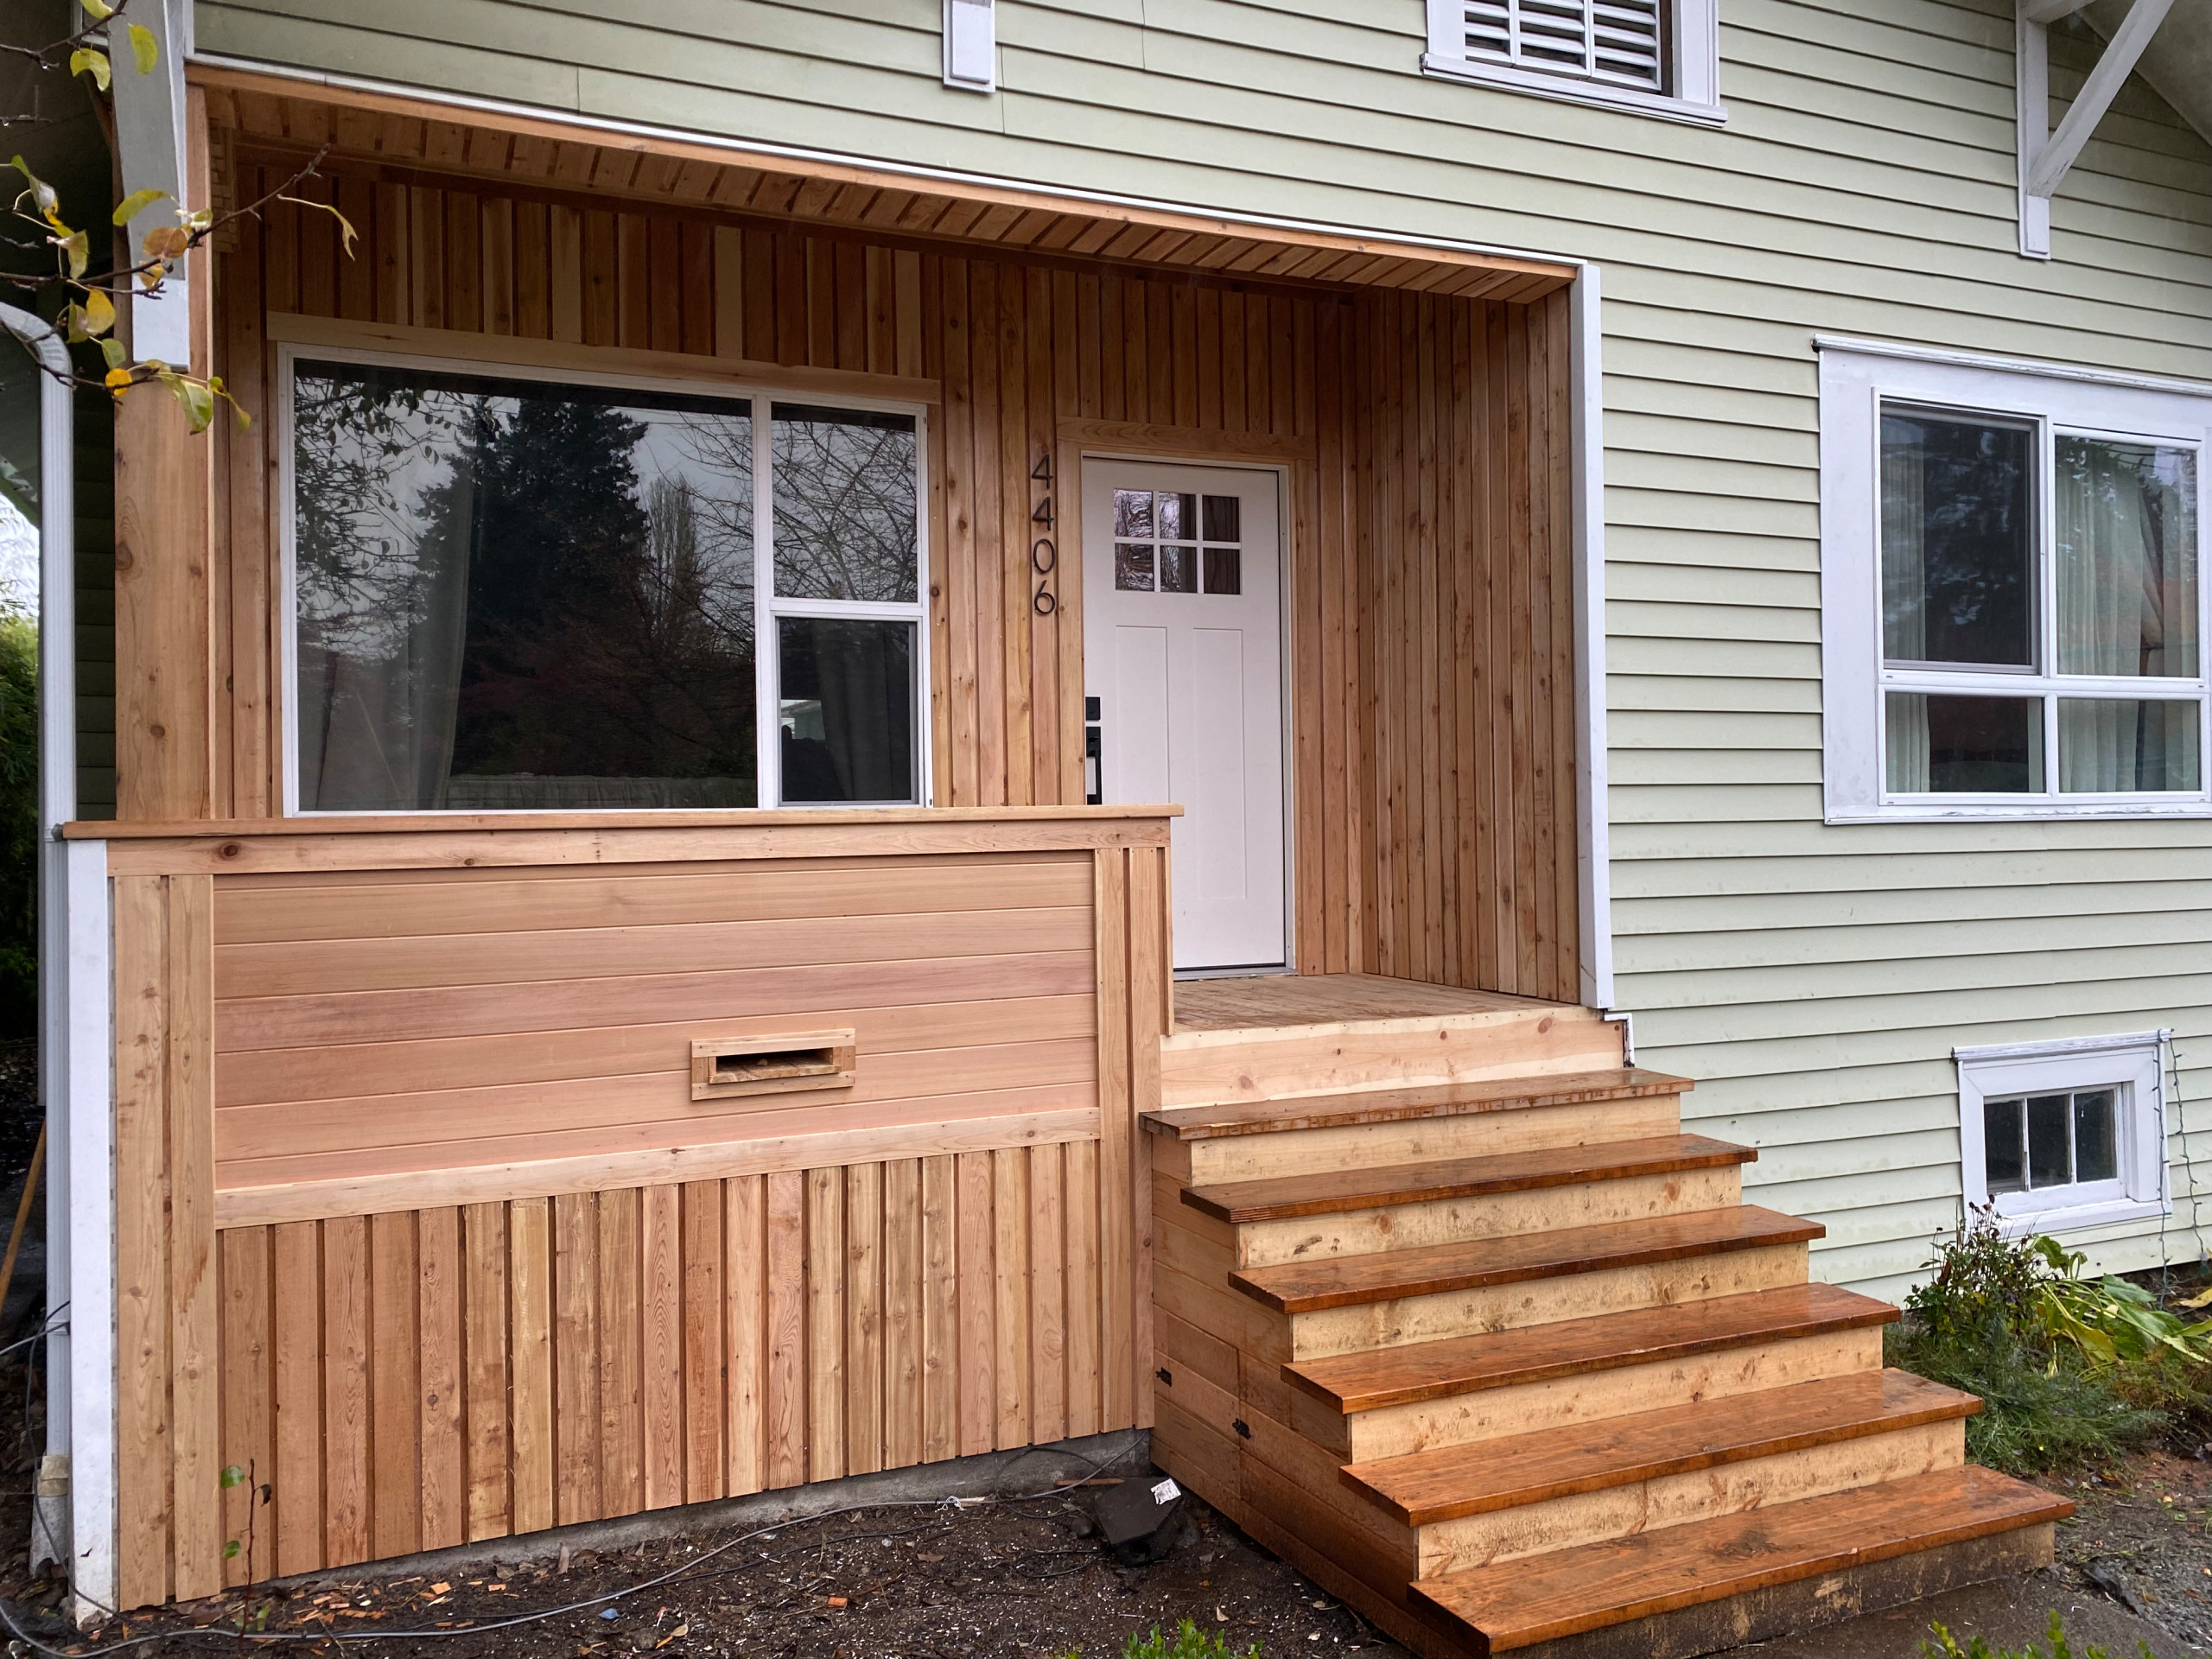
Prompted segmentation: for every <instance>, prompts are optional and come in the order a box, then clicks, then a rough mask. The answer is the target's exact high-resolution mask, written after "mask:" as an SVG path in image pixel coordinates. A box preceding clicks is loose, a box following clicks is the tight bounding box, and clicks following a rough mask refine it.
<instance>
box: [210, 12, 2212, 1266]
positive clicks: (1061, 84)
mask: <svg viewBox="0 0 2212 1659" xmlns="http://www.w3.org/2000/svg"><path fill="white" fill-rule="evenodd" d="M866 10H867V12H868V16H866V17H865V18H862V17H861V16H857V15H856V13H855V8H853V7H851V6H849V5H842V4H838V3H836V0H817V3H813V4H803V3H796V0H787V3H766V0H751V3H737V4H733V5H732V6H730V7H728V8H726V9H724V10H721V11H720V12H718V13H717V14H716V16H715V21H714V23H713V25H712V29H713V33H712V35H711V37H708V36H702V34H701V33H700V32H699V23H698V20H697V14H696V12H694V11H693V10H690V9H687V8H685V7H683V6H680V5H678V4H677V3H675V0H642V3H639V4H635V5H630V6H626V7H623V8H621V9H620V13H619V15H617V14H615V13H613V12H604V13H602V15H600V16H588V15H586V11H585V9H582V8H575V9H571V10H567V11H559V10H545V9H543V8H542V7H536V6H529V7H525V6H523V5H520V4H515V3H507V0H451V3H448V4H445V5H442V6H439V7H435V8H429V9H421V8H418V9H411V10H408V11H407V12H406V13H404V18H405V21H404V22H397V21H395V19H396V17H397V16H401V15H402V14H392V13H389V12H386V13H381V14H378V15H377V16H375V17H374V18H373V19H372V18H371V17H370V16H369V15H368V14H365V13H363V12H362V11H360V10H359V9H357V8H353V7H349V6H342V5H338V4H335V3H331V0H262V3H246V0H223V3H212V0H211V3H202V4H200V6H199V8H198V16H199V35H198V39H199V45H200V49H201V50H203V51H205V52H211V53H216V54H236V55H238V56H240V57H244V58H250V59H253V60H264V61H273V62H283V63H290V64H296V65H300V66H303V67H310V68H314V69H318V70H327V71H337V72H342V73H352V74H357V75H362V76H367V77H372V78H381V79H388V80H391V81H397V82H410V83H416V84H421V85H424V86H435V87H441V88H447V89H451V90H453V91H456V92H470V93H475V94H480V95H484V96H488V97H493V98H498V99H512V100H517V101H520V102H524V103H531V104H537V105H550V106H555V107H557V108H561V109H563V110H570V111H580V112H582V113H583V114H586V115H588V116H591V117H597V118H621V119H627V120H634V121H639V122H645V123H652V124H659V125H664V126H676V127H684V128H692V129H697V130H704V131H711V132H719V133H728V134H734V135H744V136H749V137H762V138H768V139H772V140H777V141H781V142H785V143H797V144H809V145H817V146H821V147H823V148H824V149H832V150H836V151H839V152H844V153H857V154H865V155H869V156H885V157H893V158H898V159H902V160H906V161H912V162H926V163H933V164H939V165H944V166H949V167H954V168H967V169H973V170H976V171H978V172H982V173H988V174H992V175H1001V176H1007V177H1013V178H1021V179H1028V180H1035V181H1044V182H1050V183H1057V184H1063V185H1071V186H1078V187H1084V188H1096V189H1102V190H1109V191H1120V192H1128V193H1135V194H1143V195H1147V196H1150V197H1155V198H1160V199H1164V200H1175V201H1180V202H1187V203H1192V204H1198V205H1216V206H1219V207H1224V208H1233V209H1236V210H1241V211H1244V212H1259V213H1279V214H1290V215H1300V216H1305V217H1308V218H1313V219H1322V220H1327V221H1332V222H1338V223H1346V224H1358V225H1366V226H1376V227H1383V228H1388V229H1394V230H1397V231H1401V232H1427V233H1436V234H1443V235H1450V236H1454V237H1462V238H1473V239H1477V240H1481V241H1485V242H1489V243H1492V244H1497V245H1509V246H1515V247H1522V248H1529V249H1535V250H1540V251H1546V252H1549V253H1554V254H1563V255H1572V256H1577V257H1586V258H1590V259H1593V260H1597V261H1599V262H1601V263H1602V264H1603V267H1604V270H1605V370H1606V380H1605V403H1606V409H1605V437H1606V454H1605V476H1606V481H1607V485H1608V493H1607V498H1606V499H1607V520H1608V522H1607V525H1606V549H1607V556H1608V561H1609V563H1608V569H1607V577H1606V581H1607V593H1608V598H1609V601H1610V606H1609V619H1610V630H1609V631H1610V640H1609V647H1608V648H1609V668H1610V671H1611V680H1610V690H1609V693H1608V696H1609V703H1610V709H1611V743H1612V752H1611V757H1610V759H1611V779H1612V790H1611V819H1612V826H1613V827H1612V855H1613V859H1614V862H1613V867H1612V886H1613V893H1614V909H1613V914H1612V922H1613V926H1614V930H1615V933H1616V938H1617V940H1618V946H1617V949H1618V957H1617V966H1618V998H1617V1000H1618V1003H1619V1004H1620V1006H1622V1007H1626V1008H1630V1009H1632V1010H1634V1011H1635V1012H1636V1014H1637V1039H1638V1046H1639V1058H1641V1059H1643V1061H1645V1062H1646V1063H1648V1064H1651V1065H1658V1066H1662V1067H1666V1068H1669V1069H1672V1070H1677V1071H1682V1072H1685V1073H1687V1074H1688V1075H1690V1076H1692V1077H1694V1078H1696V1079H1697V1080H1698V1083H1699V1084H1700V1087H1699V1090H1698V1092H1697V1094H1696V1095H1695V1096H1693V1097H1692V1099H1691V1101H1690V1103H1689V1106H1690V1110H1691V1113H1692V1116H1693V1119H1694V1121H1695V1122H1696V1123H1697V1126H1698V1127H1701V1128H1709V1129H1711V1130H1713V1131H1714V1132H1716V1133H1719V1134H1724V1135H1732V1136H1735V1137H1738V1138H1740V1139H1745V1140H1748V1141H1755V1142H1757V1143H1758V1144H1759V1145H1760V1146H1761V1147H1763V1148H1764V1158H1763V1160H1762V1161H1761V1162H1760V1164H1759V1165H1758V1166H1756V1167H1755V1169H1754V1171H1753V1172H1752V1174H1753V1178H1754V1179H1755V1181H1756V1182H1757V1183H1758V1185H1760V1187H1761V1188H1762V1189H1763V1190H1762V1192H1761V1193H1760V1196H1761V1198H1763V1199H1764V1201H1766V1202H1770V1203H1772V1204H1774V1205H1777V1206H1778V1207H1781V1208H1783V1209H1786V1210H1789V1211H1795V1212H1796V1213H1799V1214H1802V1215H1807V1216H1810V1217H1817V1218H1820V1219H1822V1220H1825V1221H1826V1222H1827V1224H1828V1226H1829V1236H1828V1237H1827V1241H1826V1242H1825V1244H1824V1245H1823V1246H1822V1248H1821V1253H1820V1255H1818V1256H1817V1258H1816V1272H1818V1273H1819V1274H1821V1275H1823V1276H1825V1277H1827V1278H1829V1279H1833V1280H1840V1281H1849V1282H1853V1283H1855V1284H1859V1285H1865V1286H1869V1287H1891V1288H1894V1287H1897V1286H1898V1285H1899V1284H1900V1283H1901V1282H1902V1281H1903V1280H1904V1278H1905V1276H1907V1275H1910V1274H1911V1273H1912V1272H1913V1271H1914V1270H1915V1268H1917V1267H1918V1266H1919V1265H1920V1263H1921V1262H1923V1261H1924V1260H1925V1258H1926V1255H1927V1241H1928V1239H1929V1236H1930V1235H1931V1234H1934V1233H1936V1232H1937V1231H1938V1230H1942V1229H1944V1228H1947V1227H1948V1226H1951V1225H1953V1224H1955V1223H1956V1221H1957V1219H1958V1213H1959V1195H1960V1192H1961V1179H1960V1172H1959V1167H1958V1158H1959V1143H1958V1134H1957V1127H1956V1115H1955V1078H1954V1075H1953V1068H1952V1066H1951V1064H1950V1062H1949V1058H1948V1056H1949V1054H1950V1051H1951V1049H1952V1047H1953V1046H1955V1045H1957V1044H1961V1043H1982V1042H1991V1041H2002V1040H2012V1039H2030V1038H2039V1037H2044V1036H2057V1035H2067V1034H2089V1033H2108V1032H2120V1031H2133V1030H2140V1029H2143V1028H2145V1027H2152V1026H2171V1027H2174V1028H2175V1030H2176V1032H2177V1068H2178V1076H2177V1081H2178V1084H2179V1108H2178V1110H2177V1112H2176V1113H2175V1114H2174V1119H2173V1122H2172V1124H2171V1128H2173V1129H2174V1132H2175V1145H2176V1151H2177V1154H2178V1153H2179V1152H2180V1151H2181V1149H2182V1147H2183V1144H2184V1137H2183V1134H2182V1131H2183V1128H2186V1130H2187V1132H2188V1134H2187V1137H2186V1144H2187V1145H2188V1146H2189V1147H2191V1148H2193V1150H2194V1151H2195V1153H2196V1156H2197V1158H2198V1159H2199V1160H2200V1165H2201V1166H2200V1167H2198V1168H2196V1170H2195V1171H2194V1172H2193V1173H2181V1172H2177V1174H2176V1177H2175V1185H2176V1187H2177V1193H2176V1198H2177V1202H2176V1211H2175V1215H2174V1217H2173V1218H2172V1221H2171V1224H2169V1225H2168V1226H2167V1227H2166V1228H2165V1229H2164V1230H2163V1231H2160V1230H2157V1229H2145V1228H2140V1227H2138V1228H2134V1229H2131V1230H2127V1231H2126V1233H2125V1235H2124V1236H2118V1237H2109V1238H2105V1239H2103V1240H2102V1241H2101V1244H2100V1249H2099V1252H2098V1254H2099V1258H2100V1259H2101V1261H2103V1262H2107V1263H2109V1264H2111V1265H2114V1266H2122V1267H2131V1268H2132V1267H2139V1266H2143V1265H2145V1264H2150V1263H2154V1262H2157V1261H2158V1260H2159V1259H2161V1257H2162V1255H2172V1256H2192V1255H2196V1254H2197V1253H2198V1252H2199V1251H2200V1249H2202V1242H2203V1236H2202V1234H2200V1233H2198V1232H2195V1231H2192V1230H2190V1229H2191V1227H2192V1225H2193V1224H2194V1223H2195V1222H2196V1219H2197V1217H2196V1216H2194V1215H2192V1213H2191V1196H2190V1195H2191V1194H2192V1192H2194V1190H2195V1186H2196V1185H2197V1184H2198V1183H2199V1182H2202V1184H2204V1185H2208V1186H2212V1098H2208V1096H2212V1012H2208V1010H2212V995H2208V993H2209V992H2212V976H2208V975H2207V974H2206V973H2205V971H2204V968H2203V961H2204V958H2203V951H2204V949H2205V943H2206V940H2207V938H2208V937H2212V889H2208V887H2206V885H2205V882H2204V880H2203V875H2204V871H2205V868H2206V864H2205V860H2206V855H2207V853H2208V852H2212V823H2172V822H2167V823H2063V824H2034V823H2017V824H2004V825H1986V826H1967V825H1918V826H1914V825H1897V826H1878V827H1858V828H1832V827H1828V826H1826V825H1824V824H1823V823H1822V822H1821V785H1820V779H1821V749H1820V746H1821V716H1820V696H1821V690H1820V641H1819V624H1820V611H1819V605H1820V592H1819V580H1818V578H1819V545H1818V540H1817V537H1818V530H1819V509H1818V502H1817V498H1816V486H1817V478H1818V474H1817V470H1816V468H1817V461H1818V433H1817V410H1816V385H1815V359H1814V356H1813V353H1812V350H1811V337H1812V335H1813V334H1815V332H1816V331H1834V332H1839V333H1846V334H1862V335H1870V336H1878V337H1885V338H1890V339H1894V340H1906V341H1914V342H1923V343H1927V344H1930V345H1936V346H1954V347H1965V348H1970V349H1975V350H1981V351H1987V352H1996V353H2010V354H2014V355H2018V356H2024V357H2034V358H2042V359H2056V360H2061V361H2069V362H2076V363H2082V364H2088V365H2107V366H2111V367H2115V368H2120V369H2127V370H2138V371H2146V372H2159V373H2166V374H2183V375H2193V376H2196V377H2197V378H2205V379H2212V261H2208V258H2207V255H2208V254H2209V253H2212V149H2208V148H2207V146H2206V143H2205V142H2204V140H2203V139H2202V137H2199V136H2198V135H2196V133H2195V132H2193V131H2191V130H2189V129H2188V128H2186V127H2185V126H2184V125H2183V124H2182V123H2181V122H2180V121H2179V120H2178V119H2177V118H2176V117H2175V116H2173V115H2172V114H2171V111H2168V110H2166V109H2165V108H2164V106H2163V105H2161V104H2159V103H2158V100H2157V99H2155V98H2154V97H2153V96H2152V95H2151V94H2150V93H2149V92H2146V91H2145V89H2144V88H2143V87H2142V86H2140V85H2139V84H2134V85H2131V86H2129V87H2128V88H2127V89H2126V92H2125V93H2124V94H2123V96H2122V98H2121V99H2120V104H2119V105H2118V107H2117V108H2116V109H2115V110H2114V111H2113V113H2112V114H2111V115H2109V116H2108V117H2107V118H2106V120H2105V121H2104V122H2103V123H2102V124H2101V127H2100V129H2099V131H2098V134H2097V136H2096V137H2095V139H2094V142H2092V143H2091V144H2090V145H2089V147H2088V150H2087V151H2086V153H2085V154H2084V156H2083V157H2082V162H2081V163H2080V164H2079V165H2078V166H2077V168H2075V172H2074V173H2073V175H2072V176H2071V177H2070V178H2069V181H2067V183H2066V184H2065V186H2064V188H2063V189H2062V191H2061V193H2060V194H2059V197H2058V200H2057V201H2056V211H2055V221H2056V232H2055V248H2056V257H2055V258H2054V259H2053V260H2051V261H2050V263H2048V264H2039V263H2031V262H2028V261H2024V260H2023V259H2021V258H2020V257H2018V255H2017V254H2016V252H2015V251H2014V248H2015V231H2014V212H2015V207H2014V160H2013V88H2012V46H2013V25H2012V10H2013V9H2012V4H2011V3H2010V0H1970V3H1943V0H1872V3H1866V4H1859V3H1853V4H1843V3H1817V4H1816V3H1807V0H1729V3H1727V4H1726V5H1725V6H1724V8H1723V24H1722V38H1721V47H1722V56H1723V63H1722V72H1721V95H1722V98H1723V99H1724V101H1725V102H1726V105H1727V107H1728V110H1729V121H1728V124H1727V125H1726V128H1725V129H1724V130H1705V129H1701V128H1698V127H1694V126H1689V125H1681V124H1669V123H1667V122H1663V121H1659V120H1653V119H1644V118H1636V117H1631V116H1628V115H1623V114H1613V113H1605V112H1600V111H1593V110H1590V109H1586V108H1583V107H1580V106H1578V105H1573V104H1571V103H1565V102H1558V101H1550V100H1546V99H1538V98H1533V97H1526V96H1516V95H1513V94H1510V93H1505V92H1497V91H1491V90H1487V89H1482V88H1478V87H1473V86H1465V85H1461V84H1456V83H1452V82H1447V81H1442V80H1433V79H1422V78H1421V76H1420V75H1419V73H1417V64H1418V61H1419V58H1420V55H1421V49H1422V45H1423V41H1422V38H1421V30H1422V26H1423V25H1422V18H1423V8H1422V5H1421V0H1376V3H1373V4H1365V5H1360V6H1356V7H1345V6H1342V5H1337V4H1325V3H1323V0H1276V3H1270V4H1260V3H1234V0H1145V3H1142V4H1140V3H1138V0H1061V3H1039V0H1001V4H1000V5H999V6H998V8H997V15H998V18H999V30H1000V38H1001V91H1000V92H998V93H997V94H996V95H995V96H992V97H988V98H985V97H977V96H972V95H964V94H959V93H953V92H947V91H945V90H944V88H943V87H942V86H941V85H940V84H939V79H938V71H939V41H938V20H939V7H938V3H937V0H887V3H884V4H882V5H880V6H875V7H870V8H868V9H866ZM2093 56H2094V48H2093V46H2092V45H2090V44H2089V43H2088V41H2087V39H2086V38H2085V37H2071V36H2068V35H2065V34H2064V33H2063V32H2062V33H2061V34H2060V35H2059V37H2058V39H2057V41H2056V42H2055V43H2054V50H2053V57H2054V62H2053V66H2052V77H2051V79H2052V85H2053V90H2054V93H2055V95H2056V98H2055V101H2057V102H2063V99H2066V98H2068V97H2069V96H2070V95H2071V94H2072V92H2074V90H2075V88H2076V87H2077V86H2079V84H2080V80H2081V77H2082V73H2084V71H2085V68H2086V66H2087V64H2088V62H2089V61H2090V60H2092V59H2093ZM2203 1218H2204V1219H2205V1220H2206V1222H2207V1223H2208V1224H2212V1210H2208V1212H2207V1213H2206V1215H2205V1216H2204V1217H2203Z"/></svg>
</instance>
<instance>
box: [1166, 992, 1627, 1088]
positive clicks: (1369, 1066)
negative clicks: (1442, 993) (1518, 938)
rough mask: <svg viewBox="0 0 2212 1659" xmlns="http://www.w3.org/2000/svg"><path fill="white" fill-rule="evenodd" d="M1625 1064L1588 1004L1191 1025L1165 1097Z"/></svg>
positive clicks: (1616, 1038) (1614, 1032)
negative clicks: (1243, 1025)
mask: <svg viewBox="0 0 2212 1659" xmlns="http://www.w3.org/2000/svg"><path fill="white" fill-rule="evenodd" d="M1620 1064H1621V1038H1620V1030H1619V1027H1618V1026H1615V1025H1613V1024H1611V1023H1609V1022H1607V1021H1605V1020H1600V1019H1599V1018H1598V1017H1597V1016H1596V1015H1595V1014H1592V1013H1590V1012H1589V1011H1588V1010H1586V1009H1581V1008H1566V1009H1561V1008H1552V1009H1529V1010H1527V1011H1515V1012H1511V1013H1499V1014H1452V1015H1447V1016H1443V1017H1440V1018H1435V1019H1427V1020H1363V1021H1359V1022H1357V1023H1353V1024H1348V1025H1345V1026H1341V1027H1328V1026H1291V1027H1282V1028H1281V1030H1280V1031H1276V1032H1258V1031H1236V1032H1184V1033H1179V1034H1178V1035H1176V1036H1173V1037H1167V1038H1165V1039H1162V1040H1161V1042H1160V1104H1161V1105H1163V1106H1167V1107H1175V1106H1213V1105H1221V1104H1224V1103H1231V1102H1238V1101H1259V1100H1293V1099H1297V1098H1299V1097H1301V1096H1307V1095H1320V1094H1343V1093H1345V1092H1347V1091H1350V1090H1364V1089H1404V1088H1411V1087H1416V1086H1424V1085H1427V1084H1442V1083H1471V1082H1477V1081H1480V1080H1484V1079H1487V1078H1492V1077H1522V1076H1540V1075H1555V1074H1558V1073H1562V1072H1569V1071H1595V1070H1598V1069H1599V1068H1601V1067H1605V1066H1615V1065H1620Z"/></svg>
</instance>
